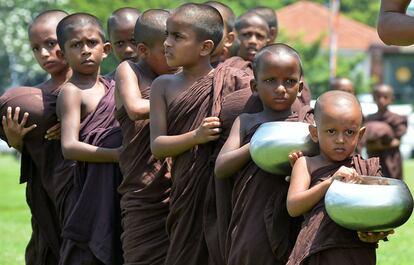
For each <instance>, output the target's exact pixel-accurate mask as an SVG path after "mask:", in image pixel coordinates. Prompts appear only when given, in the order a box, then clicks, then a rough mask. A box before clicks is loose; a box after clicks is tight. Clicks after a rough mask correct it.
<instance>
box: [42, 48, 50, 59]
mask: <svg viewBox="0 0 414 265" xmlns="http://www.w3.org/2000/svg"><path fill="white" fill-rule="evenodd" d="M40 55H41V56H42V57H47V56H49V55H50V53H49V51H48V50H47V49H46V48H41V49H40Z"/></svg>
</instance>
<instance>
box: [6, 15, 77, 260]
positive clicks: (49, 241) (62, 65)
mask: <svg viewBox="0 0 414 265" xmlns="http://www.w3.org/2000/svg"><path fill="white" fill-rule="evenodd" d="M65 16H67V13H66V12H64V11H62V10H47V11H44V12H42V13H40V14H39V15H38V16H36V17H35V18H34V20H33V22H32V23H31V24H30V26H29V30H28V35H29V41H30V45H31V48H32V50H33V54H34V56H35V58H36V60H37V62H38V64H39V65H40V67H41V68H42V69H43V70H45V71H46V72H47V73H48V74H50V79H48V80H46V81H45V82H43V83H41V84H38V85H36V86H35V88H29V87H27V88H24V87H23V88H13V89H9V90H8V91H6V92H5V93H4V94H3V95H2V96H1V97H0V109H1V113H2V114H3V115H4V116H3V121H2V122H3V127H2V128H0V129H1V130H0V137H1V138H2V139H3V140H6V141H7V142H8V144H9V145H10V146H12V147H14V148H15V149H17V150H19V151H20V152H21V163H20V174H21V175H20V182H21V183H24V182H27V185H26V196H27V198H26V199H27V203H28V206H29V208H30V212H31V214H32V218H31V223H32V235H31V239H30V241H29V244H28V245H27V247H26V255H25V261H26V264H57V263H58V261H59V250H60V242H61V239H60V233H61V225H60V220H59V216H60V214H61V210H62V209H63V208H64V207H63V206H62V205H63V203H62V201H61V200H60V196H59V194H61V190H60V189H59V188H60V187H61V185H60V184H64V183H65V181H69V179H65V180H64V179H62V178H59V179H56V178H55V175H54V170H55V168H54V167H55V165H56V164H57V163H59V162H61V161H63V157H62V155H61V152H60V141H56V140H55V139H56V138H59V131H60V130H59V124H58V122H57V117H56V114H55V112H56V110H55V105H56V98H57V93H58V92H59V89H58V87H59V86H60V85H61V84H62V83H64V82H66V80H67V79H68V78H69V77H70V75H71V70H70V68H69V66H68V65H67V63H66V62H65V60H63V59H61V58H60V57H58V56H57V52H58V51H59V45H58V44H57V37H56V26H57V24H58V22H59V21H60V20H61V19H62V18H64V17H65ZM12 106H13V107H16V108H15V111H14V113H12ZM29 110H31V112H30V116H29V113H27V112H26V113H24V115H23V117H22V118H21V121H19V119H20V116H21V115H20V114H21V112H23V111H29ZM33 123H35V124H33ZM26 124H32V125H30V126H28V127H25V126H26ZM48 128H49V129H48ZM65 165H66V167H67V168H71V166H72V163H71V162H70V161H67V162H66V163H65ZM63 186H64V185H63ZM57 210H58V211H57Z"/></svg>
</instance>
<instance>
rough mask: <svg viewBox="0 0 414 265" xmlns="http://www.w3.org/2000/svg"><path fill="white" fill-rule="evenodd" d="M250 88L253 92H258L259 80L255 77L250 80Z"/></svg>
mask: <svg viewBox="0 0 414 265" xmlns="http://www.w3.org/2000/svg"><path fill="white" fill-rule="evenodd" d="M250 89H251V90H252V93H253V94H257V82H256V80H255V79H254V78H252V79H251V80H250Z"/></svg>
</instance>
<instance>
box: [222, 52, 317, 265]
mask: <svg viewBox="0 0 414 265" xmlns="http://www.w3.org/2000/svg"><path fill="white" fill-rule="evenodd" d="M253 70H254V74H255V80H256V81H252V83H251V86H252V90H253V91H254V93H256V94H258V96H259V98H260V100H261V102H262V106H263V110H262V111H260V112H258V113H254V114H241V115H240V116H239V117H238V118H237V119H236V120H235V122H234V123H233V127H232V129H231V132H230V135H229V138H228V139H227V141H226V143H225V144H224V146H223V148H222V149H221V151H220V154H219V155H218V157H217V160H216V166H215V174H216V177H218V178H225V177H229V176H232V175H234V174H236V176H235V180H234V182H235V183H234V188H233V194H232V216H231V220H230V224H229V228H228V234H227V251H228V253H227V260H226V264H229V265H230V264H284V263H285V262H286V260H287V257H288V256H289V253H290V252H289V243H291V240H294V236H295V235H294V233H290V231H289V230H290V224H293V223H294V222H293V221H292V220H291V219H290V218H289V217H288V215H287V212H286V210H285V208H284V201H285V196H286V193H287V189H288V183H287V182H286V181H285V176H275V175H273V174H270V173H266V172H265V171H263V170H261V169H259V168H258V167H257V166H256V164H255V163H254V162H253V161H252V160H251V157H250V152H249V146H250V143H249V142H250V139H251V137H252V136H253V134H254V132H255V131H256V130H257V128H258V127H259V126H260V125H261V124H263V123H265V122H270V121H292V122H293V121H299V120H301V121H304V120H309V121H311V115H308V111H309V110H310V108H309V109H308V111H305V110H304V109H303V110H304V111H303V113H301V114H300V115H298V114H297V113H293V112H292V109H291V106H292V104H293V103H294V102H295V100H296V97H297V95H298V93H300V91H301V90H302V87H303V82H302V66H301V61H300V58H299V55H298V54H297V52H296V51H295V50H294V49H292V48H291V47H289V46H287V45H285V44H273V45H270V46H267V47H265V48H263V49H262V50H260V51H259V52H258V54H257V55H256V57H255V60H254V62H253ZM274 207H275V209H274ZM275 216H278V217H277V218H276V222H277V224H278V225H279V226H280V227H277V228H278V229H280V230H279V231H273V227H274V224H273V221H272V219H273V218H274V217H275ZM269 239H270V240H269Z"/></svg>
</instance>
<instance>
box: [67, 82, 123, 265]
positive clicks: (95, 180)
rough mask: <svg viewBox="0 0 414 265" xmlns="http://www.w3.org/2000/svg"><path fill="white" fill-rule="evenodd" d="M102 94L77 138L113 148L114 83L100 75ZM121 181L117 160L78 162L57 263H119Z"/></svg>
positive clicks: (116, 138)
mask: <svg viewBox="0 0 414 265" xmlns="http://www.w3.org/2000/svg"><path fill="white" fill-rule="evenodd" d="M100 81H101V82H102V83H103V84H104V85H105V87H106V94H105V95H104V96H103V98H102V99H101V100H100V102H99V104H98V106H97V107H96V109H95V110H94V111H93V112H91V113H90V114H88V115H87V116H86V117H84V118H83V120H82V121H81V125H80V130H79V140H80V141H82V142H86V143H88V144H91V145H94V146H99V147H106V148H117V147H119V146H121V144H122V136H121V131H120V128H119V124H118V122H117V121H116V119H115V117H114V112H115V101H114V84H115V83H114V82H113V81H108V80H106V79H103V78H101V79H100ZM121 180H122V176H121V172H120V170H119V167H118V164H117V163H90V162H81V161H78V162H77V164H76V169H75V174H74V190H73V199H74V200H75V201H74V204H73V209H72V210H71V212H70V215H69V216H68V218H67V220H66V221H65V224H64V227H63V233H62V235H63V240H64V242H63V246H62V251H61V261H60V264H73V265H75V264H76V265H78V264H83V263H85V264H111V265H112V264H120V263H121V262H122V254H121V244H120V234H121V228H120V227H121V224H120V209H119V196H118V193H117V190H116V189H117V187H118V186H119V184H120V182H121Z"/></svg>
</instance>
